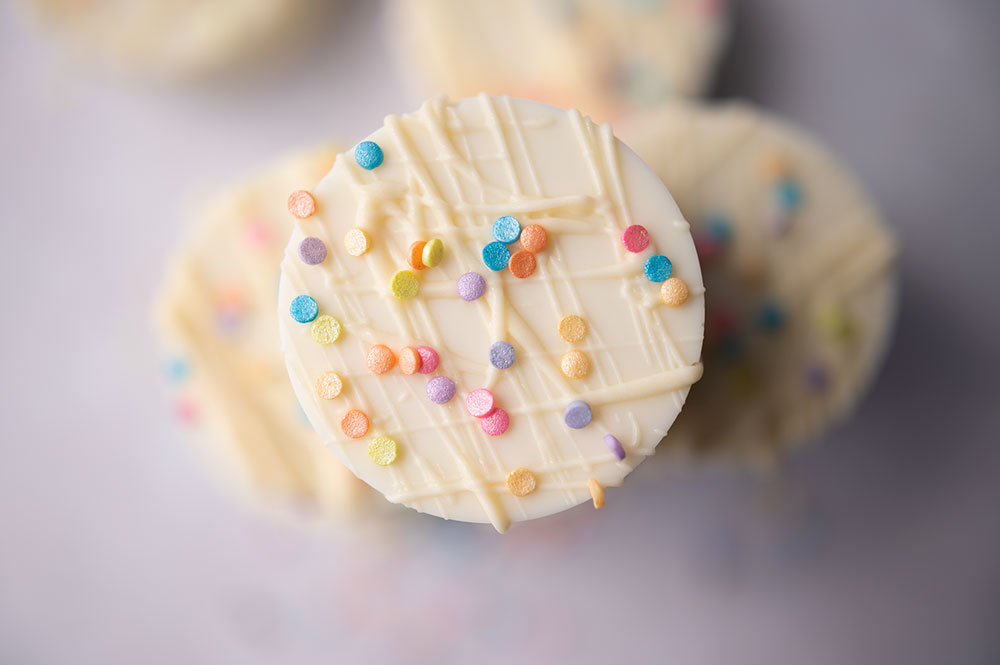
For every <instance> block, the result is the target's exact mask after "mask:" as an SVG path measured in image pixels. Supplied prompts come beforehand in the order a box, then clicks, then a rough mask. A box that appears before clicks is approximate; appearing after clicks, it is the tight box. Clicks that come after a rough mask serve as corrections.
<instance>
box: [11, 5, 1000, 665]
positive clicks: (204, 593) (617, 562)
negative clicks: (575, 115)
mask: <svg viewBox="0 0 1000 665" xmlns="http://www.w3.org/2000/svg"><path fill="white" fill-rule="evenodd" d="M8 14H9V12H4V13H3V14H0V74H2V79H0V80H2V88H0V90H2V99H3V104H0V155H2V157H0V160H2V161H0V169H2V171H0V176H2V178H0V182H2V185H0V220H2V224H3V235H2V240H0V296H2V299H3V305H4V310H3V311H4V315H3V319H2V321H3V326H2V329H0V340H2V343H0V369H2V373H0V445H2V452H3V456H2V458H0V534H2V535H0V537H2V540H0V662H2V663H17V664H22V663H74V664H84V663H119V662H141V663H170V664H175V663H220V662H223V663H237V662H238V663H265V662H266V663H274V662H281V663H309V662H352V661H353V662H365V663H367V662H387V663H400V662H426V663H446V662H465V663H473V662H476V663H479V662H482V663H490V662H511V661H512V659H513V658H514V657H515V656H518V655H519V656H521V657H523V658H524V659H525V660H526V661H528V662H562V661H566V662H575V663H589V662H630V661H631V662H654V661H658V662H671V663H700V664H714V663H719V664H728V663H739V664H740V665H754V664H757V663H760V664H768V665H773V664H775V663H778V664H784V663H804V662H808V663H810V664H811V665H825V664H827V663H829V664H831V665H832V664H841V663H844V664H851V665H856V664H857V663H907V665H912V664H916V663H934V664H938V663H949V664H951V663H957V664H965V663H975V664H979V663H983V664H986V663H996V662H998V661H1000V634H998V632H997V629H996V628H997V621H998V618H1000V519H998V517H997V506H998V500H1000V483H998V477H1000V435H998V420H1000V415H998V412H1000V381H998V379H997V373H998V370H1000V352H998V351H997V343H996V341H995V340H996V335H997V331H998V329H1000V314H998V305H1000V298H998V296H997V286H998V284H1000V279H998V278H1000V271H998V269H997V255H998V250H1000V225H998V221H1000V220H998V215H997V211H998V210H1000V186H998V183H997V177H998V173H1000V169H998V166H1000V165H998V158H997V154H998V152H1000V131H998V129H997V123H998V122H1000V76H998V75H997V71H996V68H997V65H998V64H1000V46H998V44H1000V42H998V40H997V38H996V34H997V32H998V29H1000V8H998V6H997V5H996V4H995V3H990V2H986V1H983V2H976V1H974V0H895V1H892V2H889V1H886V2H878V3H873V2H870V1H869V0H839V2H822V3H821V2H819V1H818V0H809V1H806V0H747V1H746V2H744V3H743V4H742V5H741V6H740V10H739V12H738V16H737V24H736V36H735V40H734V42H733V45H732V48H731V50H730V53H729V55H728V58H727V61H726V63H725V66H724V68H723V72H722V76H721V79H720V82H719V86H718V94H719V95H720V96H742V97H747V98H749V99H751V100H753V101H756V102H758V103H760V104H762V105H765V106H767V107H770V108H772V109H775V110H778V111H779V112H781V113H783V114H784V115H786V116H787V117H789V118H791V119H792V120H794V121H797V122H798V123H799V124H801V125H803V126H804V127H806V128H808V129H810V130H813V131H814V132H815V133H817V134H818V135H819V136H820V137H821V138H823V139H824V140H825V141H826V142H827V143H829V144H830V145H831V146H832V147H833V148H834V149H835V151H837V152H838V153H839V154H840V155H841V156H842V157H843V158H844V160H845V161H846V162H847V163H848V164H851V165H852V166H854V167H855V168H856V169H857V171H858V172H859V174H860V176H861V177H862V179H863V180H864V181H865V182H866V183H867V184H868V186H869V188H870V190H871V191H872V193H873V195H874V196H875V198H876V199H877V200H878V201H879V203H880V204H881V205H882V207H883V208H884V210H885V212H886V214H887V216H888V217H889V218H890V220H891V221H892V223H893V225H894V227H895V229H896V230H897V231H898V233H899V235H900V237H901V239H902V242H903V261H902V283H903V299H902V309H901V318H900V323H899V327H898V332H897V335H896V340H895V346H894V348H893V351H892V353H891V354H890V357H889V358H888V361H887V364H886V367H885V370H884V372H883V374H882V376H881V379H880V380H879V382H878V384H877V385H876V387H875V389H874V391H873V393H872V394H871V396H870V398H869V399H868V400H867V401H866V402H865V403H864V404H863V406H862V407H861V408H860V409H859V411H858V413H857V415H856V417H855V418H854V419H853V420H852V421H851V422H850V423H848V424H846V425H845V426H842V427H840V428H838V429H837V430H836V431H834V432H833V433H831V434H830V435H829V436H827V437H825V439H824V440H823V441H821V442H820V445H817V446H814V447H812V448H809V449H808V450H805V451H803V453H802V454H800V455H798V456H796V457H795V458H794V460H792V462H791V463H790V465H789V468H788V472H787V474H785V475H784V476H783V477H782V478H781V479H780V480H777V481H772V482H770V483H768V484H766V485H764V486H762V485H761V484H759V483H757V482H755V481H754V480H753V479H752V478H751V477H749V476H748V475H747V474H745V473H742V472H738V471H733V470H725V469H702V470H683V469H665V468H664V466H663V465H662V464H647V465H644V466H643V467H641V468H640V469H639V470H638V471H637V472H636V473H635V474H634V475H633V476H632V478H631V479H630V481H629V483H628V484H627V485H626V486H625V487H624V488H622V489H618V490H611V491H610V492H609V495H608V499H609V505H608V506H607V507H606V508H605V509H603V510H602V511H600V513H596V514H595V513H593V511H592V510H590V509H588V508H586V507H583V508H579V509H576V510H574V511H570V512H569V513H568V514H564V515H563V516H560V517H557V518H554V519H549V520H543V521H540V522H535V523H530V524H525V525H519V526H518V527H516V528H515V529H513V530H512V531H511V532H510V533H509V534H507V535H506V536H503V537H500V536H497V535H495V534H494V533H493V532H492V530H491V529H490V527H488V526H483V527H480V526H469V525H462V524H450V523H445V522H441V521H439V520H434V519H431V518H423V517H413V518H412V519H406V520H400V521H396V522H392V523H391V524H390V526H388V527H381V526H378V525H374V524H369V525H363V526H361V527H353V528H342V529H339V530H335V531H331V530H328V529H327V530H320V529H313V530H307V529H302V528H297V527H290V526H288V525H286V524H282V523H277V522H275V521H274V520H272V519H269V518H267V517H264V516H261V515H258V514H256V513H254V512H251V511H248V510H246V509H245V508H243V507H241V506H240V505H239V504H236V503H234V502H233V501H232V500H231V498H230V497H229V495H228V494H227V493H226V492H225V491H224V490H222V489H220V488H219V487H218V485H217V484H216V483H215V482H214V481H213V479H212V478H211V477H210V476H208V475H207V474H205V473H204V471H203V469H202V468H201V467H200V465H199V464H198V463H197V460H196V459H195V458H194V457H193V456H192V455H191V454H190V453H189V451H188V450H186V449H185V447H184V446H183V445H180V439H181V437H180V434H179V432H178V431H177V428H176V426H175V425H174V424H173V423H172V421H171V417H170V414H169V411H168V407H167V405H166V404H165V402H164V401H163V400H162V398H161V391H160V388H159V386H160V381H159V378H158V374H157V358H156V353H155V352H156V349H155V347H154V344H153V339H152V336H151V334H150V331H149V324H148V313H149V305H150V300H151V297H152V294H153V293H154V292H155V288H156V286H157V283H158V280H159V276H160V270H161V268H162V266H163V262H164V261H165V257H166V255H167V252H168V251H169V249H170V248H171V247H172V246H173V245H174V243H175V242H176V240H177V238H178V237H179V234H180V229H181V226H180V224H179V223H178V220H180V219H182V218H183V215H184V213H185V212H186V211H189V210H190V209H191V207H192V205H194V204H196V203H197V202H198V200H200V198H202V197H203V196H204V195H206V194H208V193H210V192H211V191H212V190H213V188H215V187H217V186H219V185H221V184H224V183H225V182H227V181H231V180H233V179H234V178H235V177H237V176H238V175H239V174H240V173H243V172H247V171H250V170H252V169H253V168H254V167H255V166H256V165H258V164H262V163H266V162H267V161H268V160H270V159H272V158H273V157H275V156H278V155H280V154H283V153H285V152H287V151H288V150H289V149H291V148H294V147H298V146H302V145H308V144H309V143H311V142H314V141H317V140H325V139H328V138H331V137H332V138H341V139H342V140H344V141H347V142H350V141H354V140H357V139H358V138H359V137H360V136H361V135H363V134H365V133H367V131H370V130H371V129H373V128H375V127H377V126H378V125H379V124H380V121H381V118H382V117H383V116H384V115H385V114H387V113H389V112H397V111H402V110H407V109H409V108H410V107H412V106H414V105H415V101H416V100H413V99H410V98H408V96H407V95H406V94H405V93H404V92H402V91H401V90H400V86H399V85H398V82H399V75H398V74H397V73H396V72H395V71H394V70H393V68H392V62H391V59H390V58H389V57H388V54H387V52H386V45H385V43H384V40H383V34H382V29H381V24H380V23H379V7H378V5H377V4H376V3H368V2H366V3H356V4H354V5H350V6H348V7H346V8H345V9H344V11H342V12H341V14H340V16H339V19H337V20H333V21H331V22H330V25H329V26H328V28H327V32H326V35H325V38H324V39H323V40H321V42H320V43H313V44H312V45H309V46H305V47H303V48H301V49H300V50H299V51H298V52H297V53H295V54H290V55H288V56H287V57H285V58H282V59H281V60H280V61H279V62H277V63H275V64H273V65H272V66H270V67H268V68H267V69H266V71H263V72H258V73H257V74H256V75H253V76H250V75H248V74H245V73H244V74H243V75H240V76H237V77H235V78H233V79H229V80H225V81H223V80H216V81H212V82H209V83H205V84H201V85H196V86H190V85H186V86H185V85H180V86H178V85H150V84H142V83H138V82H136V81H128V80H124V79H121V78H115V77H101V76H96V75H94V74H93V73H91V72H88V71H87V69H86V68H83V67H74V66H68V65H67V63H66V62H64V61H62V60H60V59H59V58H58V57H56V55H55V53H56V52H55V50H54V49H52V48H51V44H47V43H46V42H44V41H43V40H41V39H40V38H39V37H38V36H37V35H36V34H34V33H33V31H32V30H30V29H29V28H28V27H27V26H26V25H24V24H23V23H22V22H20V21H18V20H14V18H12V17H11V16H9V15H8ZM622 656H624V658H622Z"/></svg>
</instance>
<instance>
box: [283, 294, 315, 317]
mask: <svg viewBox="0 0 1000 665" xmlns="http://www.w3.org/2000/svg"><path fill="white" fill-rule="evenodd" d="M288 311H289V312H291V314H292V318H293V319H295V320H296V321H298V322H299V323H309V322H310V321H312V320H313V319H315V318H316V316H317V315H318V314H319V305H317V304H316V301H315V300H313V299H312V297H311V296H295V299H294V300H292V306H291V307H289V308H288Z"/></svg>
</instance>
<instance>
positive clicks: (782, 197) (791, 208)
mask: <svg viewBox="0 0 1000 665" xmlns="http://www.w3.org/2000/svg"><path fill="white" fill-rule="evenodd" d="M774 198H775V201H776V202H777V204H778V207H779V208H781V209H782V210H784V211H786V212H795V211H796V210H798V209H799V207H800V206H801V205H802V199H803V194H802V187H800V186H799V183H797V182H796V181H794V180H791V179H790V178H785V179H784V180H782V181H781V182H779V183H778V185H777V186H776V187H775V190H774Z"/></svg>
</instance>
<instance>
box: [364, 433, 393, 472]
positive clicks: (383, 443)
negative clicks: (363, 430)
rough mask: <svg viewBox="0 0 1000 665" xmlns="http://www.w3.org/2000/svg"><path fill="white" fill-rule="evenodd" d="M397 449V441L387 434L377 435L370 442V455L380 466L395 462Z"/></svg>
mask: <svg viewBox="0 0 1000 665" xmlns="http://www.w3.org/2000/svg"><path fill="white" fill-rule="evenodd" d="M397 450H398V447H397V446H396V441H395V440H394V439H391V438H389V437H387V436H375V437H372V440H371V441H369V442H368V457H369V458H371V461H373V462H375V463H376V464H378V465H380V466H389V465H390V464H392V463H393V462H395V461H396V454H397Z"/></svg>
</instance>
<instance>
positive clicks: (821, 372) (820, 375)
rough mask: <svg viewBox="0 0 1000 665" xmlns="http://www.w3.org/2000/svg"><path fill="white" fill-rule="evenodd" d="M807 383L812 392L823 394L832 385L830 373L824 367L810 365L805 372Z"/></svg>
mask: <svg viewBox="0 0 1000 665" xmlns="http://www.w3.org/2000/svg"><path fill="white" fill-rule="evenodd" d="M805 383H806V387H807V388H809V390H810V391H811V392H814V393H820V392H823V391H824V390H826V388H827V386H829V385H830V373H829V372H827V371H826V368H825V367H823V366H822V365H819V364H813V365H810V366H809V367H807V368H806V371H805Z"/></svg>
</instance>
